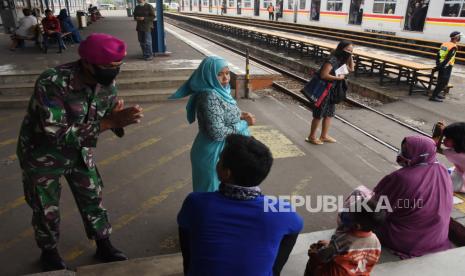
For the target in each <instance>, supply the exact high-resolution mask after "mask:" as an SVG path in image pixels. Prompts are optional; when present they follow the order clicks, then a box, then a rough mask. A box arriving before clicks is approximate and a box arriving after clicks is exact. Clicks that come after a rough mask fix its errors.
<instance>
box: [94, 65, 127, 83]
mask: <svg viewBox="0 0 465 276" xmlns="http://www.w3.org/2000/svg"><path fill="white" fill-rule="evenodd" d="M92 67H94V74H93V76H94V79H95V80H96V81H97V82H98V83H100V84H101V85H104V86H107V85H110V84H111V83H112V82H113V80H114V79H115V78H116V76H117V75H118V74H119V70H120V67H116V68H105V69H104V68H100V67H98V66H97V65H95V64H92Z"/></svg>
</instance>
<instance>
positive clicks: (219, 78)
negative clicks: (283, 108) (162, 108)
mask: <svg viewBox="0 0 465 276" xmlns="http://www.w3.org/2000/svg"><path fill="white" fill-rule="evenodd" d="M229 80H230V76H229V68H228V62H227V61H226V60H224V59H223V58H221V57H217V56H210V57H207V58H205V59H204V60H203V61H202V63H200V65H199V67H198V68H197V69H196V70H195V71H194V73H192V75H191V76H190V78H189V80H187V82H186V83H184V84H183V85H182V86H181V87H180V88H179V89H178V90H177V91H176V92H175V93H174V94H173V95H172V96H171V97H170V99H180V98H184V97H187V96H190V98H189V101H188V103H187V106H186V110H187V120H188V122H189V123H190V124H192V123H193V122H194V121H195V117H196V116H197V119H198V125H199V133H198V134H197V137H196V138H195V141H194V144H193V145H192V149H191V163H192V182H193V186H194V192H214V191H216V190H218V187H219V184H220V182H219V180H218V175H217V173H216V164H217V163H218V160H219V156H220V153H221V151H222V150H223V147H224V143H225V142H224V140H225V138H226V136H228V135H229V134H241V135H247V136H248V135H249V130H248V126H250V125H253V124H255V117H254V116H253V115H252V114H250V113H248V112H241V111H240V109H239V107H238V106H237V103H236V101H235V100H234V98H233V97H232V96H231V88H230V86H229Z"/></svg>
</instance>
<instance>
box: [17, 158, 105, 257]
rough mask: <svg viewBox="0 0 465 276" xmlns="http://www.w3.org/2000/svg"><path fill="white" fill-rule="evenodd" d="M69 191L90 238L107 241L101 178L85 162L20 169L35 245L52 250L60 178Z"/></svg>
mask: <svg viewBox="0 0 465 276" xmlns="http://www.w3.org/2000/svg"><path fill="white" fill-rule="evenodd" d="M61 176H64V177H65V178H66V180H67V182H68V184H69V186H70V188H71V192H72V194H73V196H74V199H75V201H76V203H77V207H78V209H79V212H80V213H81V217H82V220H83V221H84V226H85V230H86V234H87V237H88V238H89V239H93V240H96V239H102V238H107V237H108V236H109V235H110V233H111V225H110V223H109V221H108V216H107V211H106V210H105V209H104V208H103V206H102V187H103V185H102V179H101V177H100V174H99V173H98V171H97V169H96V168H93V169H88V168H87V167H86V166H85V165H84V163H82V164H80V165H78V166H73V167H70V168H47V167H45V168H44V167H42V168H35V169H30V170H23V185H24V195H25V198H26V202H27V203H28V204H29V206H30V207H31V208H32V211H33V214H32V226H33V227H34V232H35V239H36V242H37V245H38V246H39V247H40V248H42V249H52V248H55V247H56V245H57V243H58V239H59V236H60V230H59V224H60V212H59V201H60V194H61V184H60V181H59V180H60V177H61Z"/></svg>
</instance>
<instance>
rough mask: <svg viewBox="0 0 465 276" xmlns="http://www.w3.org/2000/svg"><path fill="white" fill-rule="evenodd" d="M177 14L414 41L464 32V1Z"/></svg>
mask: <svg viewBox="0 0 465 276" xmlns="http://www.w3.org/2000/svg"><path fill="white" fill-rule="evenodd" d="M180 1H181V11H184V12H196V13H206V14H225V15H231V16H243V17H250V18H260V19H268V11H267V7H268V6H269V5H270V3H272V4H273V5H274V6H275V9H276V10H277V14H276V15H275V16H277V17H278V20H281V21H285V22H294V23H299V24H307V25H315V26H320V27H329V28H337V29H349V30H354V31H368V32H379V33H384V34H392V35H398V36H402V37H410V38H415V39H428V40H440V41H442V40H447V39H448V36H449V34H450V33H451V32H452V31H456V30H458V31H464V32H465V0H434V1H429V0H180Z"/></svg>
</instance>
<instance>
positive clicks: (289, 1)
mask: <svg viewBox="0 0 465 276" xmlns="http://www.w3.org/2000/svg"><path fill="white" fill-rule="evenodd" d="M287 8H288V9H289V10H294V0H287Z"/></svg>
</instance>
